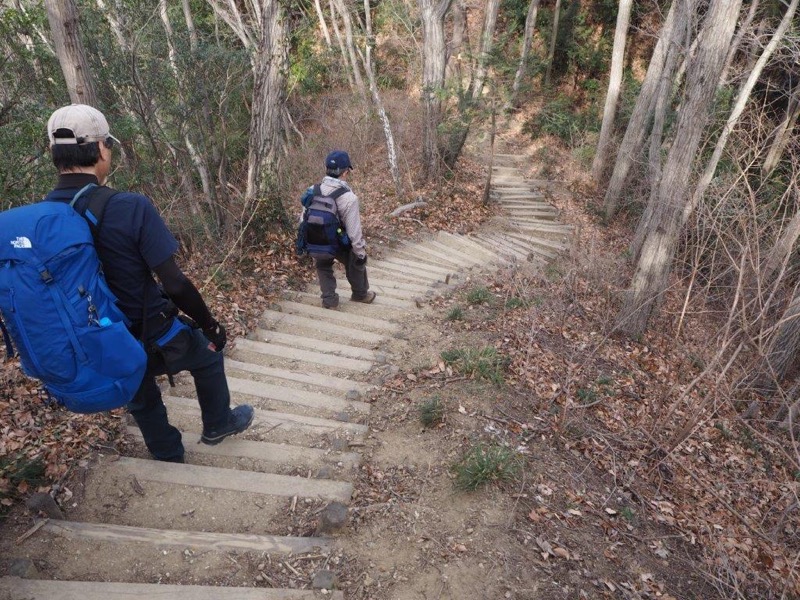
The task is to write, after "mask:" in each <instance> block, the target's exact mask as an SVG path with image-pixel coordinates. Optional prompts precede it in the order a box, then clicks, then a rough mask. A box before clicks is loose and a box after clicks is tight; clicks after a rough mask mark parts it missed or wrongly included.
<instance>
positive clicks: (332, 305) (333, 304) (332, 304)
mask: <svg viewBox="0 0 800 600" xmlns="http://www.w3.org/2000/svg"><path fill="white" fill-rule="evenodd" d="M322 308H330V309H331V310H336V309H337V308H339V302H338V301H336V302H330V303H325V302H323V303H322Z"/></svg>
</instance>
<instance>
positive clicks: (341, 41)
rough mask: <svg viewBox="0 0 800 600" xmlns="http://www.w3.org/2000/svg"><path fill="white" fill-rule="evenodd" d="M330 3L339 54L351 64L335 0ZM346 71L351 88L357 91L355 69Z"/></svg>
mask: <svg viewBox="0 0 800 600" xmlns="http://www.w3.org/2000/svg"><path fill="white" fill-rule="evenodd" d="M328 5H329V6H330V9H331V27H333V34H334V35H335V36H336V44H337V45H338V46H339V54H341V55H342V63H343V64H345V65H349V60H350V57H349V55H348V54H347V49H346V48H345V44H344V39H343V38H342V30H341V29H339V19H337V18H336V6H335V5H334V0H328ZM345 71H346V72H347V83H349V84H350V89H351V90H353V91H355V90H356V80H355V76H354V75H353V69H352V68H346V69H345Z"/></svg>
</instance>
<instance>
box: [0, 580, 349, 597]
mask: <svg viewBox="0 0 800 600" xmlns="http://www.w3.org/2000/svg"><path fill="white" fill-rule="evenodd" d="M0 592H2V593H7V594H10V598H12V599H14V600H54V599H56V598H57V599H58V600H131V599H132V598H141V599H143V600H144V599H154V598H157V599H158V600H313V599H314V598H319V594H318V593H317V592H316V591H313V590H290V589H275V588H245V587H221V586H201V585H168V584H161V583H159V584H155V583H119V582H105V581H56V580H54V581H47V580H42V579H19V578H17V577H3V578H0ZM0 597H2V595H0ZM326 597H327V598H331V600H344V594H343V593H342V592H330V593H329V595H328V596H326Z"/></svg>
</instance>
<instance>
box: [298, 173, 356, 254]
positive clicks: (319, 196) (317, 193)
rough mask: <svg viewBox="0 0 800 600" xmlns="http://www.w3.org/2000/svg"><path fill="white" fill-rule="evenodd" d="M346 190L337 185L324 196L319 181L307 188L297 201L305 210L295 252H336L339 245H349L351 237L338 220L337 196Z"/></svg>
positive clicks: (342, 246) (339, 247)
mask: <svg viewBox="0 0 800 600" xmlns="http://www.w3.org/2000/svg"><path fill="white" fill-rule="evenodd" d="M348 191H349V190H348V189H347V188H345V187H340V188H336V189H335V190H334V191H333V192H332V193H331V194H330V195H328V196H325V195H324V194H323V193H322V190H321V189H320V186H319V184H318V185H314V186H311V187H310V188H308V189H307V190H306V191H305V193H304V194H303V197H302V198H301V199H300V203H301V204H302V205H303V207H304V208H305V210H304V211H303V220H302V221H301V223H300V227H299V229H298V231H297V244H296V245H297V253H298V254H300V255H302V254H306V253H308V254H329V255H336V253H337V252H338V251H339V250H340V249H342V248H348V247H350V238H349V237H348V236H347V232H346V231H345V230H344V227H343V226H342V223H341V221H339V212H338V210H337V208H336V199H337V198H339V196H342V195H343V194H346V193H347V192H348Z"/></svg>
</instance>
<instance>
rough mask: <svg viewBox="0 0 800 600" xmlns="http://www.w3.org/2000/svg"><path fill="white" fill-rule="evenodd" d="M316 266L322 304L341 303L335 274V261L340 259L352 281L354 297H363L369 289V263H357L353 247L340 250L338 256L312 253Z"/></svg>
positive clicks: (335, 304) (329, 306) (348, 277)
mask: <svg viewBox="0 0 800 600" xmlns="http://www.w3.org/2000/svg"><path fill="white" fill-rule="evenodd" d="M311 256H312V258H313V259H314V266H315V267H316V268H317V279H318V280H319V289H320V291H321V292H322V294H321V298H322V305H323V306H325V307H327V308H333V307H335V306H338V305H339V294H337V293H336V277H335V276H334V274H333V261H334V259H335V260H338V261H339V262H340V263H342V264H343V265H344V272H345V276H346V277H347V281H348V282H349V283H350V289H351V290H352V297H353V298H354V299H361V298H364V297H365V296H366V295H367V292H368V291H369V281H368V280H367V265H366V264H363V265H357V264H355V260H356V258H357V257H356V254H355V252H353V251H352V250H351V249H349V248H347V249H343V250H339V251H338V252H337V253H336V256H335V257H334V256H331V255H330V254H312V255H311Z"/></svg>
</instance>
